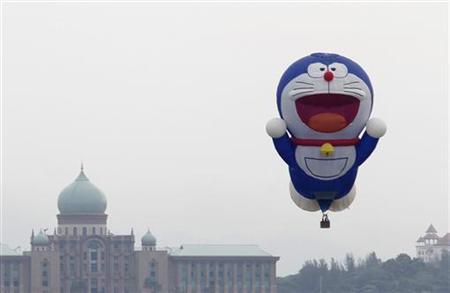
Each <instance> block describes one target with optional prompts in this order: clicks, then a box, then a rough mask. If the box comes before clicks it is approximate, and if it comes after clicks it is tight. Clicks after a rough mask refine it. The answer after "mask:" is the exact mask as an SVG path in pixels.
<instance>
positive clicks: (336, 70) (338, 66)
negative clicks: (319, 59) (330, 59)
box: [328, 62, 348, 78]
mask: <svg viewBox="0 0 450 293" xmlns="http://www.w3.org/2000/svg"><path fill="white" fill-rule="evenodd" d="M328 68H330V71H332V72H333V74H334V77H338V78H339V77H346V76H347V73H348V69H347V66H345V65H344V64H342V63H338V62H335V63H332V64H330V66H328Z"/></svg>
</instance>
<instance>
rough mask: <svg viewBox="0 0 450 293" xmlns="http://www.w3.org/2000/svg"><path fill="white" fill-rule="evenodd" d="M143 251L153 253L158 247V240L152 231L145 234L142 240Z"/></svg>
mask: <svg viewBox="0 0 450 293" xmlns="http://www.w3.org/2000/svg"><path fill="white" fill-rule="evenodd" d="M141 243H142V250H143V251H153V250H155V247H156V238H155V236H153V235H152V233H150V230H148V231H147V233H145V234H144V236H142V238H141Z"/></svg>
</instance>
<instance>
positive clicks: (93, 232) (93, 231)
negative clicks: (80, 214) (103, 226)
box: [92, 227, 96, 235]
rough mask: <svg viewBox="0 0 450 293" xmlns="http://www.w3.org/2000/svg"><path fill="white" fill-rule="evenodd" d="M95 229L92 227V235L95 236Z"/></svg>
mask: <svg viewBox="0 0 450 293" xmlns="http://www.w3.org/2000/svg"><path fill="white" fill-rule="evenodd" d="M95 233H96V232H95V227H92V234H94V235H95Z"/></svg>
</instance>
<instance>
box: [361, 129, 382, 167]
mask: <svg viewBox="0 0 450 293" xmlns="http://www.w3.org/2000/svg"><path fill="white" fill-rule="evenodd" d="M378 140H379V139H378V138H375V137H372V136H370V135H369V134H368V133H367V131H366V132H364V135H363V136H362V138H361V140H360V141H359V143H358V145H357V146H356V164H357V166H360V165H362V164H363V163H364V162H365V161H366V160H367V158H368V157H370V155H371V154H372V152H373V151H374V150H375V148H376V146H377V143H378Z"/></svg>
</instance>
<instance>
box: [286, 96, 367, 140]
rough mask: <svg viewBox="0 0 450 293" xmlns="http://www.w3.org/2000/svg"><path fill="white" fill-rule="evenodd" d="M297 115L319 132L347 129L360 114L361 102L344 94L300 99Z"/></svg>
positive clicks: (297, 103) (297, 104)
mask: <svg viewBox="0 0 450 293" xmlns="http://www.w3.org/2000/svg"><path fill="white" fill-rule="evenodd" d="M295 103H296V108H297V113H298V115H299V117H300V119H301V120H302V121H303V123H305V124H307V125H308V127H310V128H311V129H313V130H315V131H319V132H325V133H330V132H336V131H339V130H341V129H344V128H345V127H347V126H348V125H349V124H350V123H351V122H352V121H353V119H355V117H356V114H357V113H358V108H359V100H358V99H356V98H354V97H351V96H347V95H342V94H316V95H311V96H306V97H302V98H300V99H298V100H297V101H296V102H295Z"/></svg>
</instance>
